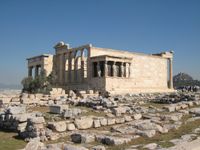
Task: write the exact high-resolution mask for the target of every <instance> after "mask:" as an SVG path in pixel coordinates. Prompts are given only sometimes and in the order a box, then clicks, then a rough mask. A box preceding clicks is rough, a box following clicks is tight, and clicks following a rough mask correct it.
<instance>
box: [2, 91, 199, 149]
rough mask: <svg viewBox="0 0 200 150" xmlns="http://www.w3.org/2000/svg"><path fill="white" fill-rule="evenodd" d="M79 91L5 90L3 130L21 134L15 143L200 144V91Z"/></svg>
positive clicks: (152, 146) (47, 145)
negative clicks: (66, 92) (30, 92)
mask: <svg viewBox="0 0 200 150" xmlns="http://www.w3.org/2000/svg"><path fill="white" fill-rule="evenodd" d="M79 96H80V97H82V98H80V97H76V94H75V93H73V92H72V91H71V92H70V93H69V94H64V92H63V91H62V90H61V89H54V91H52V92H51V94H50V95H43V94H26V93H20V91H1V92H0V104H1V112H0V129H1V130H2V132H0V135H1V134H3V135H7V134H8V135H9V134H15V136H14V137H13V140H15V141H14V142H13V143H14V144H13V145H14V146H13V147H11V145H9V146H10V149H19V148H24V147H25V148H24V149H25V150H61V149H65V150H86V149H92V150H105V149H108V150H117V149H120V150H121V149H122V150H124V149H125V150H140V149H149V150H151V149H156V150H165V149H170V150H173V149H174V150H175V149H176V150H178V149H184V148H183V145H184V147H188V149H192V147H194V148H198V147H199V149H200V138H199V137H200V92H198V91H197V92H191V91H190V92H189V91H185V90H184V91H179V92H175V93H171V94H167V93H165V94H163V93H162V94H160V93H157V94H126V95H110V96H109V97H102V96H95V95H79ZM9 140H10V139H9ZM24 141H25V142H27V144H26V145H25V142H24ZM4 143H7V142H4ZM17 143H19V144H20V145H21V146H23V147H20V146H18V145H17ZM5 148H6V149H9V147H6V146H5V145H4V144H3V143H2V144H1V143H0V149H5ZM186 149H187V148H186Z"/></svg>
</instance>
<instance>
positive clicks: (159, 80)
mask: <svg viewBox="0 0 200 150" xmlns="http://www.w3.org/2000/svg"><path fill="white" fill-rule="evenodd" d="M54 48H55V55H50V54H43V55H40V56H36V57H32V58H28V59H27V60H28V76H32V77H35V76H38V75H40V73H41V70H45V71H46V73H47V75H49V74H50V73H53V74H54V75H55V78H56V85H57V86H58V87H61V88H63V89H65V90H73V91H79V92H83V93H84V92H85V93H94V92H105V91H108V92H110V93H113V94H122V93H124V94H125V93H147V92H172V91H174V89H173V72H172V71H173V64H172V61H173V52H172V51H170V52H162V53H158V54H143V53H135V52H129V51H124V50H113V49H107V48H98V47H93V46H92V45H91V44H88V45H83V46H80V47H76V48H70V47H69V45H68V44H65V43H64V42H59V43H58V44H56V45H55V46H54Z"/></svg>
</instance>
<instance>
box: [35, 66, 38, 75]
mask: <svg viewBox="0 0 200 150" xmlns="http://www.w3.org/2000/svg"><path fill="white" fill-rule="evenodd" d="M37 76H38V66H35V77H37Z"/></svg>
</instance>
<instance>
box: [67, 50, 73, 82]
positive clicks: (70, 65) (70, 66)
mask: <svg viewBox="0 0 200 150" xmlns="http://www.w3.org/2000/svg"><path fill="white" fill-rule="evenodd" d="M71 57H72V56H71V52H70V53H68V63H69V64H68V67H69V68H68V82H69V83H71V71H72V58H71Z"/></svg>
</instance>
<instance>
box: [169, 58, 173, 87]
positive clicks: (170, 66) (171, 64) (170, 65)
mask: <svg viewBox="0 0 200 150" xmlns="http://www.w3.org/2000/svg"><path fill="white" fill-rule="evenodd" d="M172 61H173V60H172V58H170V59H169V88H170V89H173V62H172Z"/></svg>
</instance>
